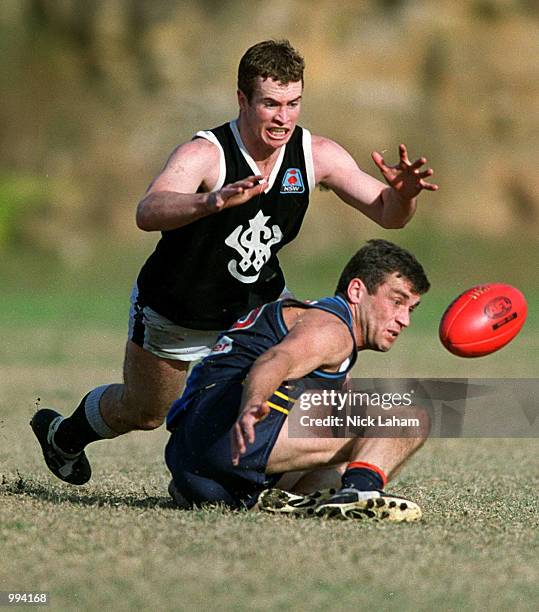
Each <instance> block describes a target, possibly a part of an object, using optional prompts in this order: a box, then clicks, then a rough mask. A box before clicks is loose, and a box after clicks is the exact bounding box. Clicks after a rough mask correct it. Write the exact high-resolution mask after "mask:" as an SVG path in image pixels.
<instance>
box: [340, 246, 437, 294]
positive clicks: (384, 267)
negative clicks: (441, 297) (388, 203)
mask: <svg viewBox="0 0 539 612" xmlns="http://www.w3.org/2000/svg"><path fill="white" fill-rule="evenodd" d="M394 272H397V273H398V274H399V276H402V277H404V278H406V279H407V280H409V281H410V283H411V285H412V290H413V292H414V293H417V294H419V295H421V294H423V293H426V292H427V291H428V290H429V288H430V283H429V281H428V279H427V276H426V274H425V271H424V270H423V266H422V265H421V264H420V263H419V262H418V261H417V259H416V258H415V257H414V256H413V255H412V254H411V253H409V252H408V251H406V250H405V249H402V248H401V247H399V246H397V245H396V244H393V243H392V242H389V241H388V240H369V241H368V242H367V244H366V245H365V246H363V247H361V249H359V251H358V252H357V253H356V254H355V255H354V256H353V257H352V259H351V260H350V261H349V262H348V263H347V264H346V266H345V268H344V270H343V272H342V274H341V278H340V279H339V282H338V284H337V289H336V291H335V293H343V294H346V290H347V289H348V285H349V283H350V281H351V280H352V279H353V278H360V279H361V280H362V281H363V282H364V283H365V286H366V287H367V291H368V292H369V294H370V295H372V294H373V293H375V291H376V289H377V288H378V286H379V285H381V284H382V283H383V282H384V280H385V279H386V277H387V275H388V274H392V273H394Z"/></svg>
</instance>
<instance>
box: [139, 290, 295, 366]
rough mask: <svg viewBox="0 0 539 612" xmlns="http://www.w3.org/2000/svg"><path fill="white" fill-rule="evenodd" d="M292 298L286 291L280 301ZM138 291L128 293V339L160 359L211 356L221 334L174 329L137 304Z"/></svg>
mask: <svg viewBox="0 0 539 612" xmlns="http://www.w3.org/2000/svg"><path fill="white" fill-rule="evenodd" d="M289 297H293V296H292V294H291V293H289V291H288V290H287V288H286V287H285V288H284V290H283V292H282V293H281V295H280V296H279V299H284V298H289ZM137 298H138V287H137V286H136V285H135V286H134V287H133V291H132V292H131V308H130V310H129V339H130V340H132V341H133V342H134V343H135V344H138V345H139V346H140V347H142V348H143V349H145V350H147V351H149V352H150V353H153V354H154V355H156V356H157V357H161V358H163V359H173V360H176V361H198V360H199V359H203V358H204V357H206V356H207V355H208V354H209V353H210V352H211V349H212V347H213V345H214V344H215V341H216V339H217V336H218V335H219V334H220V333H221V330H215V331H214V330H211V331H205V330H199V329H189V328H187V327H181V326H180V325H176V324H175V323H173V322H172V321H170V320H169V319H167V318H166V317H163V316H161V315H160V314H159V313H157V312H155V310H153V309H152V308H150V307H149V306H144V307H143V306H141V305H140V303H139V302H138V301H137Z"/></svg>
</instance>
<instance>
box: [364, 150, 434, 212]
mask: <svg viewBox="0 0 539 612" xmlns="http://www.w3.org/2000/svg"><path fill="white" fill-rule="evenodd" d="M399 155H400V161H399V163H398V164H396V165H395V166H389V165H388V164H386V162H385V160H384V158H383V157H382V155H381V154H380V153H378V152H377V151H374V152H373V153H372V159H373V161H374V163H375V164H376V165H377V166H378V168H379V169H380V172H381V173H382V174H383V176H384V179H385V180H386V182H387V184H388V185H389V186H390V187H393V189H394V190H395V191H396V192H397V193H398V194H399V195H400V197H401V198H402V199H403V200H412V199H413V198H415V197H416V196H417V195H418V194H419V193H420V192H421V191H422V190H423V189H427V190H428V191H437V190H438V185H435V184H434V183H428V182H427V181H425V179H426V178H428V177H429V176H432V174H433V170H432V168H427V169H426V170H421V167H422V166H424V165H425V164H426V163H427V159H426V158H425V157H420V158H419V159H417V160H416V161H415V162H413V163H411V162H410V160H409V159H408V151H407V150H406V146H405V145H403V144H401V145H399Z"/></svg>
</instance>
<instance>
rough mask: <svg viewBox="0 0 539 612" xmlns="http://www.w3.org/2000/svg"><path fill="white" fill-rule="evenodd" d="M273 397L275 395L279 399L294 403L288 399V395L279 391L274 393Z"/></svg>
mask: <svg viewBox="0 0 539 612" xmlns="http://www.w3.org/2000/svg"><path fill="white" fill-rule="evenodd" d="M273 395H276V396H277V397H280V398H281V399H284V400H286V401H287V402H293V401H294V400H293V399H292V398H291V397H288V395H285V394H284V393H281V392H280V391H274V392H273Z"/></svg>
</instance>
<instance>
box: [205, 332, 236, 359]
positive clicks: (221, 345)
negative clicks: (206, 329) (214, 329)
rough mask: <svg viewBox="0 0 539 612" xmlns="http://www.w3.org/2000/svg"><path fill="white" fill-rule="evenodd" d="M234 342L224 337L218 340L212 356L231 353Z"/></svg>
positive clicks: (212, 350)
mask: <svg viewBox="0 0 539 612" xmlns="http://www.w3.org/2000/svg"><path fill="white" fill-rule="evenodd" d="M233 342H234V341H233V340H232V338H229V337H228V336H223V337H222V338H219V340H217V343H216V344H214V345H213V346H212V349H211V353H210V355H223V354H224V353H230V351H231V350H232V343H233Z"/></svg>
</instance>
